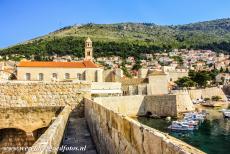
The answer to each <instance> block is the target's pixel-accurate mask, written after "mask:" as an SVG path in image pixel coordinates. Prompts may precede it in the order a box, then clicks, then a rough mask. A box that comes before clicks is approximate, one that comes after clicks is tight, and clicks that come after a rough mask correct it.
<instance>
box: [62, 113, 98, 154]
mask: <svg viewBox="0 0 230 154" xmlns="http://www.w3.org/2000/svg"><path fill="white" fill-rule="evenodd" d="M61 146H66V147H70V146H72V147H84V146H86V151H65V152H59V153H60V154H97V151H96V146H95V144H94V143H93V140H92V136H91V135H90V132H89V129H88V126H87V122H86V120H85V118H78V116H77V114H76V113H75V111H73V112H72V113H71V114H70V117H69V120H68V123H67V127H66V130H65V134H64V137H63V139H62V145H61Z"/></svg>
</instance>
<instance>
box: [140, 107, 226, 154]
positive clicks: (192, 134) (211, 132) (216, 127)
mask: <svg viewBox="0 0 230 154" xmlns="http://www.w3.org/2000/svg"><path fill="white" fill-rule="evenodd" d="M207 112H208V113H209V115H208V116H207V119H206V120H204V121H203V122H202V123H201V124H200V125H199V129H198V130H194V131H186V132H185V131H179V132H175V131H170V130H168V129H167V127H168V126H169V125H170V124H171V122H170V121H166V120H164V119H152V118H145V117H139V118H137V120H138V121H139V122H141V123H143V124H145V125H147V126H150V127H152V128H155V129H158V130H160V131H162V132H166V133H169V134H170V135H171V136H174V137H176V138H178V139H180V140H182V141H184V142H186V143H188V144H190V145H192V146H194V147H196V148H198V149H200V150H202V151H204V152H206V153H208V154H230V119H226V118H223V114H222V113H221V112H219V111H218V110H215V109H208V110H207Z"/></svg>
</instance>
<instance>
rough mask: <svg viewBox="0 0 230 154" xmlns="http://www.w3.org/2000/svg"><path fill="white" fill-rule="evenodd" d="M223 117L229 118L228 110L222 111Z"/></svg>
mask: <svg viewBox="0 0 230 154" xmlns="http://www.w3.org/2000/svg"><path fill="white" fill-rule="evenodd" d="M223 115H224V117H225V118H230V110H225V111H223Z"/></svg>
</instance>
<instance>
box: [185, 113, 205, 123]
mask: <svg viewBox="0 0 230 154" xmlns="http://www.w3.org/2000/svg"><path fill="white" fill-rule="evenodd" d="M205 116H206V115H205V114H201V113H188V114H186V115H185V117H184V119H185V120H195V121H196V120H204V119H205Z"/></svg>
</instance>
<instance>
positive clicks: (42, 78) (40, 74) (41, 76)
mask: <svg viewBox="0 0 230 154" xmlns="http://www.w3.org/2000/svg"><path fill="white" fill-rule="evenodd" d="M38 80H39V81H43V80H44V74H43V73H39V74H38Z"/></svg>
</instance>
